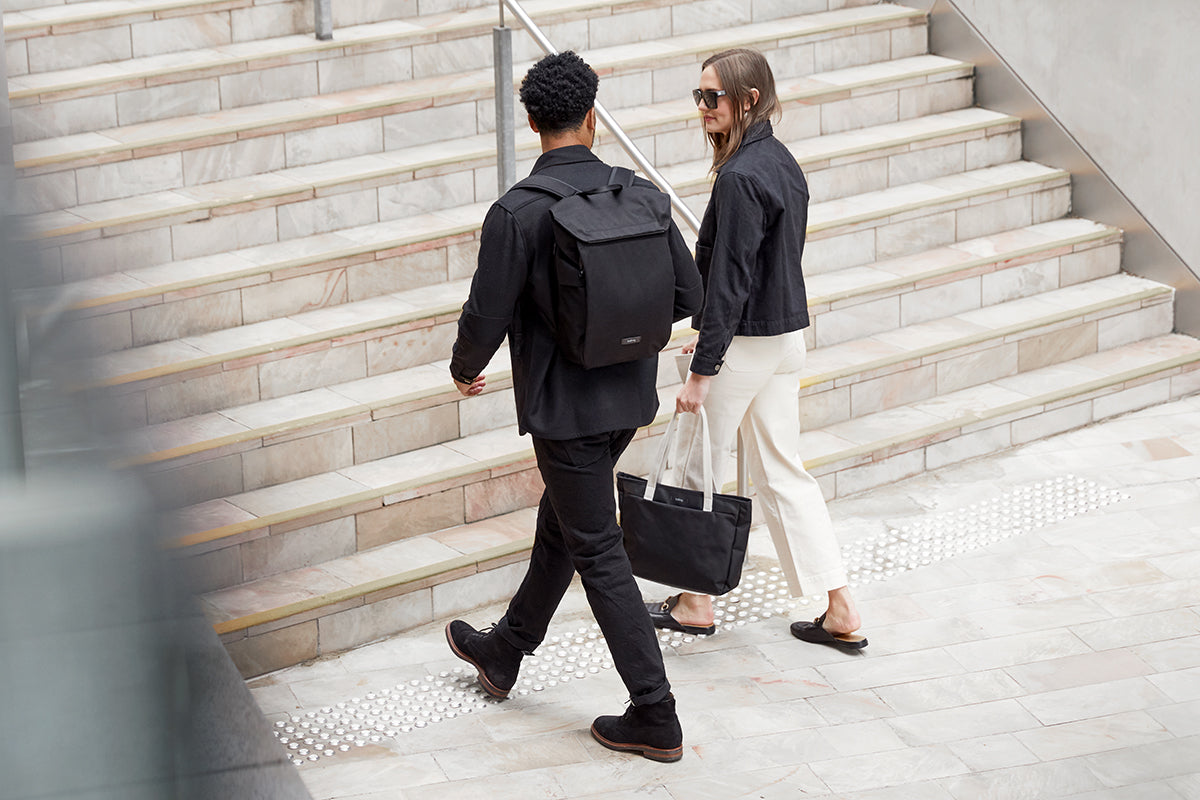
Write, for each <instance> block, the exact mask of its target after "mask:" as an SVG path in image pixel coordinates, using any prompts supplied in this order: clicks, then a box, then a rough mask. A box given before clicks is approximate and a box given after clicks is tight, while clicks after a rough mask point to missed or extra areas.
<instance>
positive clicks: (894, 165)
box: [51, 109, 1021, 351]
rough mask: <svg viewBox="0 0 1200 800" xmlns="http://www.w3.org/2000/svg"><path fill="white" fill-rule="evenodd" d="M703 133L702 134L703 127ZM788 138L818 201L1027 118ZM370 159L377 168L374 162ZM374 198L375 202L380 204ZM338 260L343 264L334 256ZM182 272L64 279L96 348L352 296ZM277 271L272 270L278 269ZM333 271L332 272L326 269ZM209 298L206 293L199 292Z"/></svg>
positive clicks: (951, 169) (987, 143)
mask: <svg viewBox="0 0 1200 800" xmlns="http://www.w3.org/2000/svg"><path fill="white" fill-rule="evenodd" d="M696 135H697V138H698V136H699V135H698V134H696ZM789 146H791V149H792V151H793V152H794V153H796V155H797V161H798V162H799V163H800V165H801V166H802V167H804V169H805V171H806V174H807V176H808V180H809V186H810V188H811V190H812V192H813V194H812V196H813V198H814V200H815V201H819V200H822V199H834V198H840V197H845V196H847V195H850V194H858V193H863V192H867V191H872V190H875V189H879V188H887V186H889V185H900V184H905V183H909V182H911V181H913V180H917V179H925V178H934V177H942V176H943V175H946V174H952V173H955V172H961V171H962V170H963V169H964V166H965V167H966V168H968V169H974V168H977V167H985V166H994V165H996V164H998V163H1007V162H1009V161H1012V160H1013V159H1015V158H1016V157H1017V156H1018V155H1019V154H1020V150H1021V140H1020V121H1019V120H1018V119H1016V118H1014V117H1010V116H1007V115H1004V114H997V113H995V112H991V111H986V110H984V109H963V110H961V111H951V112H946V113H944V114H938V115H932V116H929V117H922V118H920V119H919V120H910V121H906V122H901V123H890V124H887V125H883V126H878V127H876V128H868V129H864V130H863V131H861V132H855V133H842V134H829V135H827V136H821V137H818V138H817V139H816V140H803V141H800V142H794V143H789ZM365 160H366V159H363V158H359V159H350V160H347V161H343V162H335V163H331V164H328V165H325V166H323V167H322V168H321V171H322V172H323V173H325V174H328V175H331V176H336V177H331V178H330V179H329V180H330V181H331V182H337V181H342V182H351V181H359V182H364V183H365V182H368V181H369V182H371V183H378V182H381V181H382V180H383V177H382V176H381V174H380V172H381V171H382V170H381V171H375V172H371V173H370V174H369V175H368V174H367V173H366V171H365V169H364V171H363V172H358V173H356V172H354V169H353V168H354V167H355V166H356V165H359V164H361V163H362V162H363V161H365ZM378 160H382V159H378ZM460 163H464V162H460ZM465 163H466V169H467V170H468V172H467V173H465V174H464V177H465V178H466V180H467V183H468V185H469V184H470V178H471V175H470V173H469V170H470V164H469V161H468V162H465ZM708 164H709V162H708V161H707V160H704V161H695V162H691V163H689V164H687V165H680V167H679V168H677V169H674V170H672V173H673V174H672V175H669V176H668V180H670V181H671V182H672V184H673V185H674V186H675V187H676V189H677V191H679V192H681V193H682V194H685V195H693V194H696V193H697V192H705V193H707V191H708V188H709V186H710V183H709V181H708V179H707V178H706V177H705V176H706V173H707V171H708ZM363 166H364V167H367V166H370V167H378V165H376V164H373V163H372V164H369V165H363ZM392 169H393V170H397V171H407V170H409V169H410V166H409V165H405V164H399V165H396V166H395V167H393V168H392ZM293 174H294V172H293ZM393 174H395V173H393ZM408 174H409V173H408V172H404V174H403V177H407V176H408ZM448 174H451V173H439V175H438V177H435V178H431V179H429V180H428V181H409V182H405V183H403V184H400V185H399V186H398V187H397V186H395V185H389V186H388V187H387V188H388V189H389V190H390V189H400V190H401V191H403V192H404V193H405V197H406V198H409V199H410V202H415V201H413V200H411V198H412V196H413V194H414V193H416V192H418V191H419V190H418V189H416V188H415V186H425V185H426V184H427V183H428V184H429V188H428V189H427V190H426V191H427V192H428V193H429V195H430V197H434V196H438V197H442V198H444V199H443V200H441V201H440V202H453V200H454V197H453V194H452V193H448V192H445V191H444V190H445V188H446V185H445V183H444V182H442V178H444V177H446V176H447V175H448ZM282 175H283V173H276V177H278V176H282ZM409 187H413V188H409ZM375 191H377V192H379V195H378V200H379V201H380V202H379V203H378V207H379V208H383V207H385V204H384V203H383V202H382V201H383V194H382V193H383V192H384V188H379V189H377V190H375ZM214 194H216V193H215V192H214ZM230 194H232V192H231V193H230ZM341 196H345V195H341ZM245 197H246V202H254V201H256V200H262V199H264V198H253V196H252V195H251V196H245ZM331 199H332V198H331ZM371 205H372V207H375V205H376V204H375V203H372V204H371ZM438 210H441V209H438ZM430 211H432V210H430ZM430 211H427V212H426V213H430ZM235 255H236V254H235ZM334 258H335V259H336V258H337V257H336V256H335V257H334ZM219 263H221V264H224V265H225V268H226V269H228V270H231V271H232V270H233V269H236V268H237V267H238V266H240V265H241V262H240V260H238V259H235V258H231V257H230V258H221V259H220V260H219ZM326 263H327V264H329V263H330V262H328V261H327V262H326ZM333 263H337V262H336V260H335V261H333ZM174 271H176V272H179V273H182V274H186V275H189V276H191V278H192V280H191V281H188V282H187V283H185V284H184V285H182V286H179V287H178V289H176V290H175V291H164V290H163V287H162V286H161V285H159V286H155V285H153V284H149V285H144V287H143V288H142V289H141V290H140V291H135V292H128V291H122V292H119V293H117V294H115V295H104V294H97V293H98V292H102V291H104V290H105V289H106V288H109V287H113V286H121V285H123V284H122V283H120V282H117V281H113V280H105V279H99V280H94V281H92V282H90V283H85V284H82V285H75V286H67V287H64V289H63V292H62V295H66V296H75V297H77V298H79V299H78V300H76V301H75V304H74V308H75V310H76V322H75V323H74V327H75V328H76V329H77V332H78V334H79V336H80V338H81V339H82V340H84V341H87V342H89V343H90V345H91V346H92V347H93V348H95V349H96V350H97V351H99V350H102V349H108V350H113V349H123V348H127V347H130V346H133V347H137V346H141V345H146V344H153V343H155V342H157V341H164V340H166V339H169V338H177V337H181V336H191V335H196V334H201V333H207V332H209V331H213V330H218V329H221V328H224V327H226V326H228V325H230V324H236V323H238V322H258V321H262V320H264V319H271V318H275V317H278V316H282V315H285V314H289V313H299V312H302V311H305V310H308V309H313V308H320V307H323V306H330V305H336V304H339V303H343V302H348V301H349V300H350V286H349V284H348V282H345V283H343V285H341V286H340V287H338V286H336V285H334V286H330V284H329V283H328V281H327V280H321V279H320V278H319V277H317V276H316V275H315V274H314V273H308V274H307V275H306V276H305V280H301V281H293V282H285V281H279V280H272V281H271V282H270V283H269V284H266V285H264V284H255V285H254V286H253V288H249V289H247V288H246V287H245V286H244V285H243V286H242V287H241V288H236V289H234V288H229V286H228V283H227V282H224V281H220V280H219V278H220V275H219V273H218V274H214V275H211V276H208V278H209V280H210V281H211V282H210V283H209V284H208V285H206V286H204V287H203V291H200V290H198V286H197V284H198V283H199V281H200V280H203V271H202V270H194V269H191V268H190V265H189V264H187V263H186V262H184V263H181V264H179V265H178V268H177V270H174ZM140 272H142V273H143V274H149V275H151V276H154V275H160V276H161V275H162V274H163V272H164V270H161V269H160V270H155V269H143V270H141V271H140ZM235 274H237V276H238V278H244V277H245V276H244V273H243V272H241V271H239V272H238V273H235ZM124 275H126V276H130V277H135V279H136V273H134V274H133V275H131V274H130V272H126V273H124ZM271 277H272V278H274V275H271ZM325 277H326V278H328V276H327V275H326V276H325ZM432 277H434V278H436V279H439V280H442V279H444V278H445V277H446V276H445V275H443V274H440V273H438V274H435V275H433V276H432ZM239 283H242V281H239ZM126 285H127V284H126ZM408 285H413V284H412V283H410V284H408ZM222 288H224V289H225V291H227V292H234V293H235V294H233V295H231V296H229V297H226V298H224V299H225V300H227V301H228V302H227V303H225V304H224V306H223V309H224V311H225V312H226V313H213V308H214V303H215V302H216V301H217V300H218V298H216V297H214V296H213V295H215V294H216V293H217V292H218V291H220V290H221V289H222ZM88 292H91V293H92V296H90V297H89V296H88V294H87V293H88ZM53 294H55V295H58V297H59V298H60V299H58V300H57V302H62V299H61V298H62V295H59V294H58V291H57V290H55V291H54V292H53ZM201 297H206V298H208V299H207V300H205V301H200V300H198V298H201ZM135 299H141V300H144V301H145V304H143V305H140V306H139V305H135V304H134V303H132V302H130V301H133V300H135ZM54 304H55V303H54V302H52V303H51V305H54ZM239 312H240V313H239ZM113 315H116V318H113ZM163 320H167V321H169V323H170V324H169V326H163V324H162V321H163ZM110 331H117V334H116V336H117V338H115V339H113V340H112V341H111V344H108V345H105V342H106V341H109V339H108V337H109V336H110V335H111V334H110Z"/></svg>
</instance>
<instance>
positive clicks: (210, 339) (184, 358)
mask: <svg viewBox="0 0 1200 800" xmlns="http://www.w3.org/2000/svg"><path fill="white" fill-rule="evenodd" d="M1067 175H1068V173H1066V172H1064V171H1063V170H1060V169H1056V168H1053V167H1047V166H1044V165H1041V164H1037V163H1034V162H1015V163H1014V164H1008V165H1003V166H1001V167H986V168H984V169H980V170H974V171H972V172H968V173H964V174H962V175H951V176H946V177H943V178H934V179H931V180H928V181H921V182H918V183H915V184H905V185H903V186H898V187H893V188H891V189H884V190H881V191H878V192H869V193H867V194H863V195H856V196H854V197H853V198H849V202H847V201H846V200H831V201H827V202H825V203H814V204H813V205H812V206H810V208H809V233H810V234H811V233H812V232H813V231H815V230H828V229H831V228H834V227H836V226H837V225H839V224H841V225H849V224H854V223H857V222H861V221H864V220H867V219H871V218H886V217H890V216H892V215H895V214H899V213H904V212H906V211H910V210H912V209H914V208H918V207H920V206H921V205H922V204H930V205H937V204H942V203H946V202H950V201H955V200H962V199H965V198H969V197H972V196H979V195H985V194H991V193H994V192H997V191H1001V190H1008V189H1013V188H1019V187H1022V186H1026V185H1030V184H1034V183H1038V182H1044V181H1052V180H1066V179H1067ZM860 201H861V202H860ZM477 205H478V204H477ZM864 209H866V210H864ZM480 210H482V209H480ZM360 302H364V303H376V302H378V303H390V302H391V301H389V300H386V299H380V300H378V301H360ZM401 302H402V301H401ZM447 305H449V303H448V304H447ZM356 307H357V306H356V304H354V303H350V304H345V305H343V306H340V307H339V309H340V310H339V311H337V312H336V314H338V315H341V318H343V319H344V318H345V315H347V314H351V315H352V314H353V309H354V308H356ZM394 308H396V310H397V314H396V315H394V316H391V317H388V318H387V319H385V320H382V321H381V320H378V319H373V320H366V321H364V320H363V319H362V318H357V319H356V321H355V322H354V323H353V324H352V325H349V326H339V325H335V326H334V327H329V326H328V325H324V326H323V323H322V322H321V320H328V319H330V318H331V317H332V316H333V315H334V313H335V312H326V311H324V310H321V311H311V312H304V313H303V314H297V315H294V316H292V317H285V318H281V319H275V320H267V321H264V322H255V323H251V324H249V325H243V326H240V327H237V328H228V329H225V330H223V331H218V332H216V333H211V334H202V335H199V336H192V337H186V338H184V339H180V340H175V341H172V342H160V343H157V344H151V345H145V346H142V347H137V348H131V349H128V350H122V351H117V352H112V353H106V354H104V355H102V356H99V357H97V358H95V359H93V360H92V361H91V362H90V368H91V369H92V375H93V376H94V377H95V378H96V379H97V380H101V381H108V382H113V381H117V382H124V381H128V380H133V379H141V378H143V377H148V376H149V375H150V374H152V373H153V374H156V375H157V374H165V373H166V372H171V371H179V370H184V369H190V368H193V367H198V366H201V365H203V364H207V363H216V362H218V361H220V360H224V359H230V358H235V357H236V358H243V357H248V356H250V355H253V354H257V353H267V352H271V351H277V350H279V349H281V348H284V347H289V346H300V345H302V344H306V343H309V342H313V341H319V340H322V339H324V338H328V337H330V336H332V335H334V334H337V335H338V336H345V335H349V334H350V333H351V332H356V331H357V332H361V331H366V330H370V329H372V328H375V327H378V326H379V325H380V324H385V325H388V324H398V322H400V321H401V318H402V317H403V315H404V311H402V310H400V309H399V306H394ZM447 310H449V309H447ZM412 313H413V314H414V315H419V314H420V313H421V312H419V311H413V312H412ZM310 315H316V316H310ZM302 320H303V321H302ZM310 323H311V324H310Z"/></svg>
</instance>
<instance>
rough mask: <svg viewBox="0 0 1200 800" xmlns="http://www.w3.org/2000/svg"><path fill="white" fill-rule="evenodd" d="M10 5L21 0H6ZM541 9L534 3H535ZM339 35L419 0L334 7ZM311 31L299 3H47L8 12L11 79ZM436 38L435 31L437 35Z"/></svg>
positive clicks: (448, 5)
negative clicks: (347, 29) (349, 28)
mask: <svg viewBox="0 0 1200 800" xmlns="http://www.w3.org/2000/svg"><path fill="white" fill-rule="evenodd" d="M5 5H6V7H7V8H9V9H18V8H21V7H22V6H23V5H24V3H23V0H8V2H6V4H5ZM470 5H474V6H483V7H487V8H488V11H489V13H490V14H491V15H492V16H493V17H494V16H495V10H494V9H493V8H491V6H492V5H494V4H492V3H490V2H488V0H441V2H431V0H422V1H421V3H420V7H421V10H422V13H423V14H424V15H425V17H424V18H428V17H433V16H434V15H435V14H437V15H441V16H448V15H449V14H450V13H451V12H455V13H457V14H458V15H463V12H462V9H464V8H465V7H467V6H470ZM530 5H531V6H535V5H536V4H535V3H530ZM331 10H332V12H333V25H334V29H335V30H334V33H335V38H337V37H340V36H341V34H342V33H343V31H342V29H344V28H346V27H347V26H357V25H363V24H365V23H372V22H380V21H382V20H385V19H392V18H404V17H409V16H412V15H413V14H414V13H415V11H416V3H413V2H395V3H378V2H370V0H339V1H338V2H337V3H334V4H331ZM294 34H305V35H307V36H309V37H312V36H313V13H312V5H311V3H307V4H306V3H304V2H300V0H282V1H281V2H271V3H262V2H258V3H256V2H254V0H96V1H95V2H83V3H68V4H66V5H50V4H43V7H40V8H35V7H32V6H30V7H28V8H26V10H9V11H6V12H5V13H4V38H5V40H6V42H5V45H6V47H7V49H8V52H9V57H8V75H9V77H10V78H11V77H14V76H21V75H28V74H31V73H41V72H51V71H61V70H70V69H75V68H79V67H87V66H91V65H94V64H103V63H105V62H112V61H125V60H129V59H135V58H145V57H148V56H157V55H162V54H164V53H177V52H183V51H188V50H193V49H208V48H218V47H222V46H224V45H229V44H235V43H239V42H253V41H256V40H263V39H273V38H278V37H280V36H287V35H294ZM435 35H436V34H435Z"/></svg>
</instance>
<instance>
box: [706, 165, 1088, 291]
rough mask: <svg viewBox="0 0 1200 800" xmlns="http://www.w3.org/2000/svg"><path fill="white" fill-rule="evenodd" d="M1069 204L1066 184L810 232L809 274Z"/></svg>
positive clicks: (1033, 217) (1035, 217)
mask: <svg viewBox="0 0 1200 800" xmlns="http://www.w3.org/2000/svg"><path fill="white" fill-rule="evenodd" d="M1070 203H1071V188H1070V184H1069V180H1068V179H1062V180H1056V181H1050V182H1042V183H1038V184H1034V185H1029V186H1024V187H1019V188H1015V189H1011V190H1008V191H1007V192H997V193H993V194H990V195H987V196H984V197H975V198H972V199H971V200H959V201H954V202H950V203H946V204H943V205H940V206H936V207H926V208H921V209H918V210H916V211H912V212H906V213H899V214H894V215H892V216H891V217H889V218H888V219H886V220H871V221H867V222H863V223H860V224H859V225H857V226H852V228H851V229H847V228H845V227H841V226H839V227H838V228H835V229H833V230H821V231H810V232H809V235H808V238H807V241H806V243H805V245H804V265H805V270H806V274H809V275H818V274H824V273H828V272H833V271H836V270H839V269H842V268H845V267H855V266H862V265H864V264H871V263H873V262H875V261H879V260H883V259H888V258H895V257H898V256H905V255H911V254H913V253H918V252H922V251H924V250H928V249H930V248H932V247H939V246H941V245H946V244H950V243H952V242H956V241H964V240H966V239H973V238H975V237H979V236H987V235H989V234H993V233H999V232H1000V231H1005V230H1011V229H1013V228H1019V227H1023V226H1025V225H1032V224H1036V223H1040V222H1047V221H1049V220H1053V219H1058V218H1059V217H1062V216H1065V215H1066V214H1067V213H1068V212H1069V211H1070ZM689 204H690V203H689ZM810 224H811V223H810Z"/></svg>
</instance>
